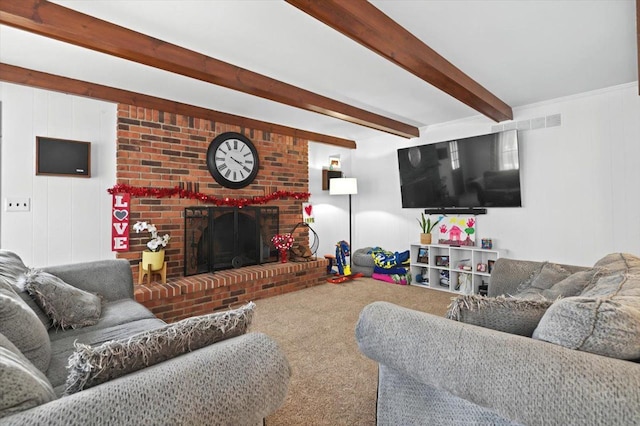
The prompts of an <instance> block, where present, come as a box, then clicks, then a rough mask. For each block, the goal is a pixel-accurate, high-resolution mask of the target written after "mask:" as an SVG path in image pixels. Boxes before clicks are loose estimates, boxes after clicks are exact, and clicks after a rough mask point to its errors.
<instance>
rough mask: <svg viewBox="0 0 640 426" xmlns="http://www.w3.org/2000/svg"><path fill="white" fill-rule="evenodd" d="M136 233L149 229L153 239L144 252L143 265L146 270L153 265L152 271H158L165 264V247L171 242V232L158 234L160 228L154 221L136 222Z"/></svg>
mask: <svg viewBox="0 0 640 426" xmlns="http://www.w3.org/2000/svg"><path fill="white" fill-rule="evenodd" d="M133 230H134V231H136V233H139V232H142V231H148V232H149V234H151V239H150V240H149V241H148V242H147V248H148V250H145V251H143V252H142V265H143V268H144V269H145V270H147V268H148V266H149V265H151V270H152V271H158V270H160V269H162V268H163V266H164V248H165V247H166V246H167V244H168V243H169V240H170V239H171V237H170V236H169V234H164V235H163V236H160V235H158V228H156V226H155V225H154V224H152V223H147V222H136V223H135V225H133Z"/></svg>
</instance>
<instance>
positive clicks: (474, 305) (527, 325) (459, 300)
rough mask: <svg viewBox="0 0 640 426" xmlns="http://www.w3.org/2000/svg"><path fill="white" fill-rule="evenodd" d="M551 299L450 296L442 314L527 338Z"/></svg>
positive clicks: (474, 295)
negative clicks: (449, 301) (448, 303)
mask: <svg viewBox="0 0 640 426" xmlns="http://www.w3.org/2000/svg"><path fill="white" fill-rule="evenodd" d="M552 303H553V302H552V301H551V300H546V299H543V300H527V299H517V298H513V297H505V296H498V297H485V296H479V295H476V294H469V295H461V296H458V297H456V298H455V299H453V301H452V302H451V304H450V305H449V309H448V311H447V314H446V317H447V318H449V319H452V320H455V321H460V322H464V323H467V324H473V325H477V326H480V327H485V328H491V329H493V330H498V331H504V332H506V333H511V334H518V335H521V336H527V337H531V335H532V334H533V331H534V330H535V328H536V327H537V325H538V322H539V321H540V318H542V316H543V315H544V313H545V312H546V310H547V309H548V308H549V306H551V304H552Z"/></svg>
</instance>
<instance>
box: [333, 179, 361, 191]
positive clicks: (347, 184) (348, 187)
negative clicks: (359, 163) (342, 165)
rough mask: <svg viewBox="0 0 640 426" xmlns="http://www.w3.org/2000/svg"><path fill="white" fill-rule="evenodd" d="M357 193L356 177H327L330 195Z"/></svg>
mask: <svg viewBox="0 0 640 426" xmlns="http://www.w3.org/2000/svg"><path fill="white" fill-rule="evenodd" d="M357 193H358V180H357V179H356V178H333V179H329V194H330V195H349V194H357Z"/></svg>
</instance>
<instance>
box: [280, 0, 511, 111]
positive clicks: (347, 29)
mask: <svg viewBox="0 0 640 426" xmlns="http://www.w3.org/2000/svg"><path fill="white" fill-rule="evenodd" d="M286 1H287V2H288V3H290V4H291V5H293V6H295V7H297V8H298V9H300V10H302V11H303V12H305V13H307V14H309V15H311V16H313V17H314V18H316V19H317V20H319V21H321V22H323V23H325V24H327V25H328V26H330V27H331V28H333V29H335V30H337V31H339V32H341V33H342V34H344V35H346V36H347V37H349V38H351V39H352V40H354V41H356V42H358V43H360V44H362V45H363V46H365V47H367V48H368V49H370V50H373V51H374V52H376V53H378V54H379V55H381V56H382V57H384V58H386V59H388V60H390V61H391V62H393V63H394V64H396V65H398V66H400V67H402V68H404V69H405V70H407V71H409V72H410V73H412V74H414V75H416V76H417V77H419V78H421V79H422V80H424V81H426V82H427V83H429V84H431V85H433V86H435V87H437V88H438V89H440V90H442V91H444V92H446V93H448V94H449V95H451V96H453V97H454V98H456V99H458V100H459V101H461V102H463V103H465V104H467V105H468V106H470V107H471V108H473V109H475V110H476V111H478V112H480V113H482V114H484V115H486V116H487V117H489V118H492V119H493V120H495V121H504V120H511V119H513V111H512V110H511V107H510V106H509V105H507V104H506V103H504V102H502V101H501V100H500V99H498V98H497V97H496V96H495V95H493V94H492V93H491V92H489V91H488V90H487V89H485V88H484V87H482V86H481V85H480V84H478V83H477V82H476V81H474V80H473V79H471V78H470V77H469V76H468V75H466V74H465V73H463V72H462V71H461V70H460V69H458V68H456V67H455V66H454V65H453V64H452V63H450V62H449V61H447V60H446V59H445V58H443V57H442V56H440V55H439V54H438V53H437V52H436V51H434V50H433V49H431V48H430V47H429V46H427V45H426V44H425V43H423V42H422V41H421V40H420V39H418V38H417V37H415V36H414V35H413V34H411V33H410V32H408V31H407V30H406V29H405V28H403V27H402V26H400V25H399V24H398V23H397V22H395V21H394V20H392V19H391V18H389V17H388V16H387V15H385V14H384V13H382V11H380V10H379V9H377V8H376V7H375V6H373V5H372V4H371V3H369V2H368V1H366V0H348V1H345V0H286Z"/></svg>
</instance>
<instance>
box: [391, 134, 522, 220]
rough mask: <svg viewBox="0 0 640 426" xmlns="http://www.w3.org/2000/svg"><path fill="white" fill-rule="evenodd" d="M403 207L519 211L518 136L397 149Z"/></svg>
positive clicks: (484, 136)
mask: <svg viewBox="0 0 640 426" xmlns="http://www.w3.org/2000/svg"><path fill="white" fill-rule="evenodd" d="M398 168H399V170H400V191H401V193H402V207H403V208H412V207H416V208H439V207H442V208H446V207H451V208H452V207H520V206H521V205H522V201H521V198H520V161H519V154H518V132H517V131H516V130H508V131H504V132H498V133H490V134H487V135H481V136H474V137H470V138H464V139H456V140H450V141H445V142H437V143H433V144H428V145H420V146H414V147H410V148H401V149H399V150H398Z"/></svg>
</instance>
